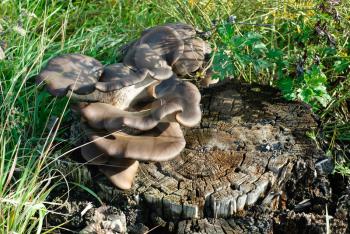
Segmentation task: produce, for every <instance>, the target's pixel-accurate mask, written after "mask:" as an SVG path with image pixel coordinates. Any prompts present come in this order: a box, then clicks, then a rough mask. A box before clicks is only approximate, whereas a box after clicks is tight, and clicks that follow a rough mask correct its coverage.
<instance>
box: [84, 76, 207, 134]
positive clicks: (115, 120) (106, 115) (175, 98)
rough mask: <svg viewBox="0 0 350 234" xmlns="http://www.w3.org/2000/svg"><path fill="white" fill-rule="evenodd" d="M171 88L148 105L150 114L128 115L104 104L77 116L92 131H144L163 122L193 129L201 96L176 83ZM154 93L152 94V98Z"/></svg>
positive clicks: (86, 108)
mask: <svg viewBox="0 0 350 234" xmlns="http://www.w3.org/2000/svg"><path fill="white" fill-rule="evenodd" d="M164 82H165V81H164ZM173 85H174V87H173V88H172V89H169V90H168V92H164V93H162V95H163V97H162V98H161V99H159V100H157V101H156V102H155V103H154V105H153V106H152V105H151V109H149V110H144V111H140V112H128V111H123V110H120V109H117V108H115V107H113V106H112V105H110V104H106V103H91V104H90V105H87V106H84V107H82V108H81V109H80V112H81V114H82V117H83V118H84V119H86V120H87V122H88V124H89V125H90V126H91V127H93V128H96V129H107V130H111V131H112V130H114V131H115V130H120V129H121V127H122V126H127V127H130V128H135V129H138V130H143V131H144V130H149V129H152V128H154V127H155V126H156V125H157V124H159V122H164V121H178V122H179V123H180V124H182V125H184V126H187V127H192V126H195V125H196V124H198V123H199V121H200V119H201V110H200V107H199V102H200V93H199V91H198V89H197V87H196V86H195V85H193V84H191V83H189V82H185V81H179V80H177V81H176V83H174V84H173ZM156 88H157V87H156ZM156 88H155V90H157V89H156ZM156 92H157V91H154V93H155V95H157V93H156Z"/></svg>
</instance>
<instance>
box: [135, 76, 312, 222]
mask: <svg viewBox="0 0 350 234" xmlns="http://www.w3.org/2000/svg"><path fill="white" fill-rule="evenodd" d="M202 95H203V96H202V110H203V118H202V122H201V124H200V126H198V127H196V128H193V129H184V131H185V138H186V142H187V144H186V149H185V150H184V151H183V152H182V153H181V155H180V156H179V157H177V158H176V159H174V160H172V161H168V162H162V163H145V164H141V169H140V173H139V175H138V177H137V179H136V182H135V190H134V191H133V192H134V193H136V194H140V196H141V197H144V201H145V203H146V205H147V206H148V207H152V208H151V209H150V210H151V212H153V213H155V214H156V215H157V216H160V217H163V218H165V219H166V220H170V219H171V220H181V219H189V218H205V217H214V218H228V217H231V216H232V215H234V214H235V213H237V212H238V211H242V210H244V209H246V208H247V207H249V206H252V205H254V204H256V203H258V204H265V205H268V206H271V207H273V208H278V205H276V204H279V194H280V192H281V191H282V190H283V186H284V181H285V180H286V179H287V178H288V177H289V176H290V174H291V170H292V168H293V165H294V163H295V162H296V161H297V159H298V158H300V157H303V156H304V155H305V153H308V154H313V153H315V152H316V151H317V150H316V148H315V145H314V144H313V143H312V142H311V141H310V140H308V139H307V137H306V136H305V134H306V131H309V130H311V129H312V128H314V127H316V122H315V120H314V119H313V117H312V115H311V114H310V113H311V112H310V111H309V110H308V108H307V107H306V106H303V105H301V104H300V103H296V102H287V101H285V100H283V99H282V98H281V97H280V96H279V95H278V94H277V93H276V91H275V90H274V89H271V88H264V87H259V88H258V90H256V89H255V88H252V86H247V85H242V84H239V83H237V82H232V81H230V82H226V83H224V84H221V85H217V86H216V87H214V88H208V89H206V90H203V91H202Z"/></svg>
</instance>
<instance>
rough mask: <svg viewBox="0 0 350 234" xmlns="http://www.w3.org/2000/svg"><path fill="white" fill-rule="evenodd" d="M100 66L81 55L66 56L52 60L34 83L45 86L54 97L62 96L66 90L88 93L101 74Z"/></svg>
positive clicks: (93, 60)
mask: <svg viewBox="0 0 350 234" xmlns="http://www.w3.org/2000/svg"><path fill="white" fill-rule="evenodd" d="M102 70H103V66H102V64H101V63H100V62H99V61H97V60H96V59H94V58H91V57H89V56H86V55H81V54H66V55H61V56H57V57H55V58H52V59H51V60H50V61H49V62H48V63H47V65H46V67H45V68H44V69H43V70H42V71H41V72H40V73H39V75H38V76H37V79H36V82H37V83H42V82H44V83H45V84H46V87H47V89H48V91H49V92H50V93H51V94H52V95H54V96H64V95H66V94H67V91H68V90H72V91H73V92H74V93H77V94H86V93H90V92H92V91H93V90H94V89H95V83H96V82H97V80H98V79H99V77H100V76H101V74H102Z"/></svg>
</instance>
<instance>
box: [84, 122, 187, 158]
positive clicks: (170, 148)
mask: <svg viewBox="0 0 350 234" xmlns="http://www.w3.org/2000/svg"><path fill="white" fill-rule="evenodd" d="M84 131H85V133H86V135H87V136H88V137H89V138H90V140H91V141H93V142H92V143H90V144H94V145H95V146H96V147H97V148H98V149H99V150H101V151H102V152H103V153H104V154H106V155H108V156H110V157H113V158H119V159H122V158H129V159H135V160H147V161H166V160H170V159H172V158H174V157H176V156H177V155H178V154H179V153H180V152H181V151H182V150H183V148H184V147H185V144H186V142H185V140H184V137H183V134H182V130H181V128H180V125H179V124H178V123H159V124H158V125H157V126H156V127H155V128H153V129H151V130H149V131H145V132H142V133H140V134H139V135H131V134H126V133H122V132H114V133H111V134H108V132H106V131H96V130H94V129H92V128H90V127H89V126H87V125H85V126H84Z"/></svg>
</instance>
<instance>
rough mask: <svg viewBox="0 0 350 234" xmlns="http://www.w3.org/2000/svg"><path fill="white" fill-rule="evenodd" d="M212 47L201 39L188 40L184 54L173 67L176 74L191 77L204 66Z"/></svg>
mask: <svg viewBox="0 0 350 234" xmlns="http://www.w3.org/2000/svg"><path fill="white" fill-rule="evenodd" d="M208 47H209V48H210V46H209V45H208V44H207V43H206V42H205V41H203V40H202V39H200V38H193V39H190V40H186V42H185V46H184V52H183V54H182V55H181V57H180V58H179V59H178V60H177V61H176V63H175V64H174V65H173V69H174V72H175V73H176V74H177V75H180V76H185V75H189V74H191V73H193V72H195V71H197V70H199V69H200V68H202V66H203V62H204V60H205V55H206V53H207V52H208Z"/></svg>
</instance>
